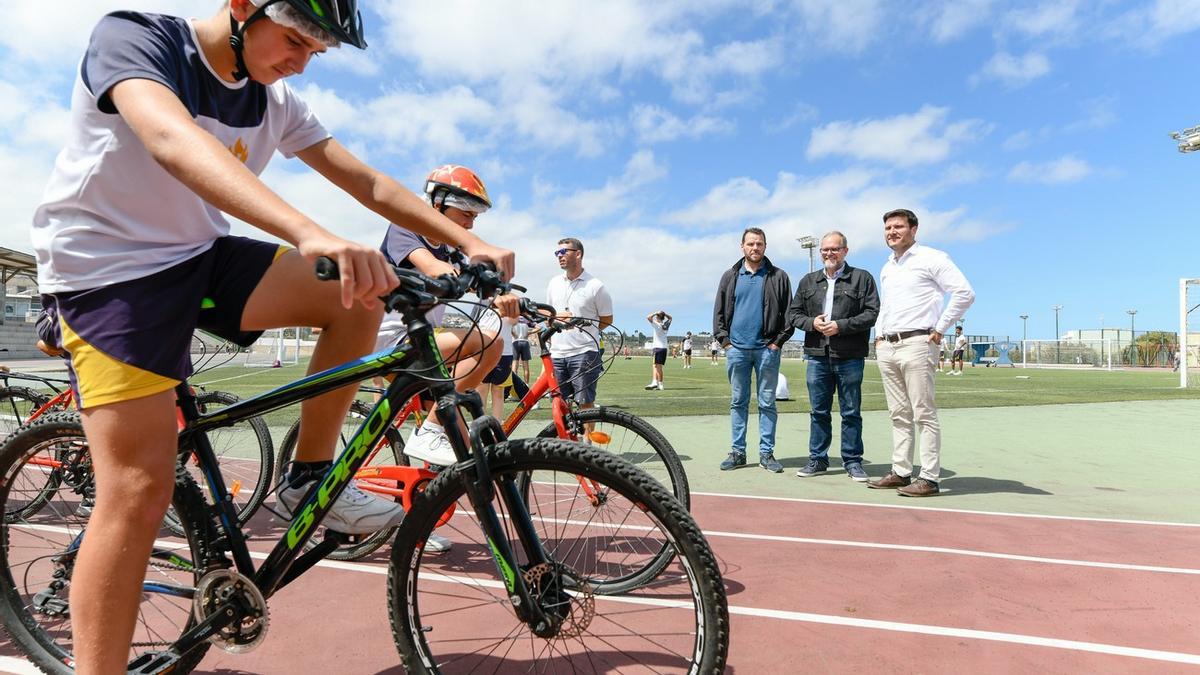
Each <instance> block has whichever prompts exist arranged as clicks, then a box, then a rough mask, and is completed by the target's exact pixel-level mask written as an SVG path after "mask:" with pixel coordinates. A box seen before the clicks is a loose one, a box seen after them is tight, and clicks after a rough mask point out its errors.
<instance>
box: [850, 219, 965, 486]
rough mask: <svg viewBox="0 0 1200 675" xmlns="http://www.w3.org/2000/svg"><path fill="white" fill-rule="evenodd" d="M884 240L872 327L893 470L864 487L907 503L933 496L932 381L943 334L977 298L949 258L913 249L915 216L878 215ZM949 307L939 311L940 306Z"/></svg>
mask: <svg viewBox="0 0 1200 675" xmlns="http://www.w3.org/2000/svg"><path fill="white" fill-rule="evenodd" d="M883 237H884V241H885V243H887V245H888V248H890V249H892V255H890V256H888V259H887V262H886V263H884V265H883V271H882V272H880V274H879V279H880V290H881V291H882V295H883V298H882V306H881V308H880V310H879V320H878V322H876V324H875V331H876V333H875V354H876V357H877V358H878V359H879V372H880V374H882V375H883V392H884V395H885V396H886V397H887V403H888V412H889V413H891V417H892V470H891V471H889V472H888V474H887V475H886V476H884V477H883V478H880V479H878V480H874V481H871V482H869V483H867V485H868V486H869V487H872V488H879V489H884V488H895V489H896V491H897V492H899V493H900V494H901V495H903V496H905V497H929V496H932V495H936V494H937V493H938V491H939V488H938V476H939V474H940V471H941V465H940V459H939V457H940V454H941V445H942V429H941V424H940V423H939V422H938V414H937V404H936V403H935V402H934V386H933V382H934V378H933V374H934V372H935V370H936V369H937V360H938V351H939V350H940V349H941V344H942V335H943V334H944V333H945V332H946V331H947V330H949V329H950V327H951V326H953V325H954V324H955V323H957V322H958V321H959V320H960V319H962V317H963V314H965V313H966V311H967V308H968V307H970V306H971V303H972V302H974V301H975V291H973V290H972V289H971V284H970V283H969V282H968V281H967V278H966V277H964V276H963V273H962V272H960V271H959V269H958V267H956V266H955V265H954V262H953V261H952V260H950V256H949V255H946V254H945V253H944V252H942V251H939V250H937V249H933V248H929V247H928V246H920V245H918V244H917V215H916V214H915V213H913V212H912V211H909V210H908V209H896V210H894V211H888V212H887V213H885V214H884V215H883ZM947 293H948V294H949V295H950V302H949V303H948V304H946V305H945V308H944V309H943V299H944V298H945V296H946V294H947ZM917 427H920V429H921V473H920V476H918V477H917V480H915V481H914V480H913V475H912V472H913V450H914V443H915V441H916V438H915V431H916V428H917Z"/></svg>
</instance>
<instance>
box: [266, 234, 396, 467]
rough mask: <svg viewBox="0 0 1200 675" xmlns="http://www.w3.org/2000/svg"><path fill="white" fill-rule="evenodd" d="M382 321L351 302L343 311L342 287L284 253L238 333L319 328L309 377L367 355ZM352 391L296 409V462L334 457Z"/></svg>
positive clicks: (380, 310) (379, 314)
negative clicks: (323, 278) (322, 279)
mask: <svg viewBox="0 0 1200 675" xmlns="http://www.w3.org/2000/svg"><path fill="white" fill-rule="evenodd" d="M382 318H383V307H382V306H379V307H376V308H375V309H367V308H366V307H363V306H362V304H360V303H355V305H354V307H353V308H351V309H345V308H344V307H342V303H341V287H340V286H339V285H338V284H336V283H331V282H325V281H320V280H318V279H317V278H316V276H315V275H314V274H313V265H312V263H311V262H309V261H308V260H306V259H305V258H304V257H303V256H301V255H300V254H299V253H297V252H296V251H289V252H287V253H285V254H283V255H282V256H280V257H279V259H278V260H276V261H275V263H274V264H273V265H271V267H270V269H268V270H267V273H266V275H264V276H263V278H262V281H260V282H259V284H258V287H257V288H255V289H254V293H252V294H251V295H250V299H249V301H248V302H247V303H246V309H245V311H244V312H243V313H242V328H243V330H264V329H267V328H280V327H285V326H311V327H313V328H320V329H321V336H320V337H319V338H318V339H317V347H316V349H315V350H314V351H313V355H312V361H310V362H309V365H308V372H309V374H312V373H316V372H319V371H322V370H325V369H326V368H332V367H333V366H337V365H340V364H342V363H345V362H346V361H350V360H352V359H356V358H358V357H360V356H363V355H364V354H368V353H370V351H371V348H372V347H374V346H375V335H376V333H378V332H379V323H380V321H381V320H382ZM357 391H358V386H357V385H352V386H348V387H343V388H342V389H338V390H336V391H332V392H330V393H328V394H325V395H323V396H319V397H317V398H311V399H308V400H307V401H304V402H303V403H301V404H300V420H301V421H300V436H299V439H298V442H297V447H296V455H295V459H296V460H297V461H301V462H319V461H322V460H328V459H332V458H333V455H334V451H335V449H336V448H337V445H338V433H339V432H340V430H341V426H342V421H343V420H344V419H345V418H346V411H348V410H349V409H350V402H351V401H353V400H354V395H355V393H356V392H357Z"/></svg>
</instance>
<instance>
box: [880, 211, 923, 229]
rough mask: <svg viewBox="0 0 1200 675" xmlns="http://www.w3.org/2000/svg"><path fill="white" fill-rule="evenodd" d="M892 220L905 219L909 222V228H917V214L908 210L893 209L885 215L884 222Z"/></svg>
mask: <svg viewBox="0 0 1200 675" xmlns="http://www.w3.org/2000/svg"><path fill="white" fill-rule="evenodd" d="M892 218H903V219H905V220H907V221H908V226H909V227H916V226H917V214H915V213H913V212H912V211H909V210H908V209H892V210H891V211H888V212H887V213H885V214H883V222H885V223H886V222H887V221H889V220H891V219H892Z"/></svg>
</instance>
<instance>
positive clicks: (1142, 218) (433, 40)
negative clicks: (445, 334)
mask: <svg viewBox="0 0 1200 675" xmlns="http://www.w3.org/2000/svg"><path fill="white" fill-rule="evenodd" d="M219 4H220V3H219V2H215V1H214V2H204V1H199V2H197V1H194V0H192V1H187V2H185V1H183V0H124V1H122V0H71V1H66V2H59V3H55V10H54V20H53V21H48V20H47V17H46V16H45V10H44V9H42V8H40V5H39V4H38V3H20V4H16V5H14V7H12V8H8V9H6V15H7V17H8V25H7V27H6V30H5V31H4V34H3V35H0V73H2V74H0V95H2V96H0V98H2V99H3V100H4V101H5V102H6V104H5V106H3V108H2V109H0V178H2V179H3V184H4V185H5V186H6V190H5V191H3V193H2V194H0V216H2V217H0V245H2V246H7V247H10V248H16V249H20V250H26V251H28V250H30V248H29V241H28V233H27V228H28V223H29V220H30V217H31V214H32V212H33V209H34V208H35V207H36V205H37V202H38V196H39V195H40V194H41V190H42V188H43V186H44V184H45V180H46V176H47V175H48V173H49V170H50V167H51V165H52V163H53V159H54V156H55V154H56V153H57V151H58V146H59V142H58V139H60V138H62V136H63V134H64V129H65V128H66V125H67V106H68V105H69V93H70V87H71V81H72V78H73V77H74V73H75V68H76V64H77V61H78V58H79V56H80V55H81V54H82V50H83V49H84V46H85V44H86V40H87V36H88V34H89V32H90V28H91V26H92V25H93V24H94V23H95V21H96V20H97V19H98V18H99V16H100V15H102V14H103V13H104V12H106V11H111V10H113V9H118V8H135V9H144V10H151V11H162V12H165V13H172V14H181V15H185V16H187V15H196V14H197V13H199V14H207V13H208V11H209V10H210V9H211V10H214V11H215V9H216V8H217V7H218V6H219ZM362 5H363V7H364V16H365V19H366V21H367V40H368V42H369V43H370V48H369V49H368V50H367V51H366V52H359V51H357V50H354V49H343V50H340V51H339V52H337V53H331V54H329V55H326V56H322V57H320V59H318V60H317V61H315V62H314V63H313V64H312V65H311V66H310V68H309V70H308V72H307V73H305V74H304V75H303V76H300V77H297V78H293V79H292V80H291V81H290V83H291V85H292V86H293V87H295V88H296V89H297V90H299V91H301V92H303V94H304V95H305V97H306V99H307V100H308V101H309V103H310V104H311V105H312V106H313V108H314V109H315V110H316V111H317V112H318V114H319V115H320V117H321V118H322V120H323V121H324V122H325V123H326V125H327V126H328V127H329V128H330V129H331V131H333V133H334V134H335V136H336V137H338V138H339V139H340V140H342V141H343V142H344V143H346V144H347V145H348V146H350V147H351V148H353V149H354V150H356V151H357V152H360V153H361V154H362V155H363V156H364V158H366V159H367V160H368V161H369V162H370V163H372V164H374V165H375V166H377V167H379V168H380V169H382V170H384V171H386V172H388V173H389V174H391V175H393V176H394V177H396V178H397V179H398V180H400V181H401V182H403V183H404V184H406V185H408V186H409V187H411V188H414V189H419V188H420V186H421V184H422V180H423V178H424V175H425V174H426V173H427V172H428V170H429V169H430V168H432V167H433V166H436V165H439V164H443V163H458V164H465V165H468V166H471V167H473V168H475V169H476V170H477V171H478V172H479V173H480V174H481V176H482V177H483V178H484V180H485V181H486V182H487V184H488V187H489V190H490V192H491V194H492V196H493V198H494V201H495V202H496V204H497V207H496V208H495V209H493V210H492V211H491V212H489V213H488V214H486V215H484V216H483V217H481V218H480V219H479V221H477V223H476V228H477V231H478V232H479V233H480V234H481V235H482V236H484V237H485V238H487V239H489V240H492V241H494V242H496V243H499V244H502V245H506V246H508V247H510V248H513V249H514V250H516V251H517V253H518V259H517V265H518V277H517V281H519V282H523V283H525V284H526V285H528V286H529V287H530V288H531V289H533V290H532V294H533V295H534V296H540V295H542V294H543V293H544V288H545V283H546V281H547V279H548V278H549V276H550V275H551V274H554V273H555V272H556V270H557V266H556V265H555V263H554V260H553V258H552V255H551V251H552V250H553V248H554V243H555V241H557V239H558V238H559V237H561V236H567V235H570V236H576V237H579V238H580V239H582V240H583V241H584V243H585V245H586V247H587V255H586V257H585V266H586V267H587V268H588V269H589V270H590V271H592V272H593V273H594V274H596V275H597V276H599V277H600V278H601V279H603V280H604V281H605V282H606V284H607V285H608V286H609V288H610V290H611V292H612V293H613V296H614V300H615V303H616V317H617V323H618V325H619V326H621V327H622V328H624V329H626V330H629V331H633V330H638V329H641V330H645V329H646V323H645V319H644V317H645V315H646V314H647V313H649V312H651V311H653V310H657V309H660V308H662V309H666V310H667V311H668V312H670V313H672V314H673V315H674V316H675V317H676V320H675V323H674V325H673V326H672V329H673V332H674V331H675V330H678V331H683V330H692V331H696V332H699V331H706V330H709V329H710V326H711V306H712V304H711V303H712V297H713V292H714V290H715V286H716V282H717V279H718V278H719V276H720V274H721V272H722V271H723V270H724V269H725V268H727V267H729V266H731V265H732V264H733V263H734V262H735V261H736V259H737V258H738V256H739V255H740V254H739V251H738V240H739V235H740V233H741V231H742V229H743V228H744V227H746V226H748V225H754V226H758V227H762V228H763V229H765V230H766V232H767V237H768V250H767V255H768V256H769V257H770V258H771V259H772V260H773V261H774V262H775V263H776V264H778V265H781V266H783V267H784V268H785V269H787V270H788V271H789V273H790V274H791V275H792V277H793V282H794V283H795V281H797V280H798V278H799V276H800V275H801V274H802V273H803V272H806V271H807V269H808V258H807V255H806V253H805V252H804V251H803V250H802V249H801V248H800V247H799V245H798V244H797V243H796V242H795V238H796V237H797V236H801V235H805V234H815V235H820V234H823V233H824V232H826V231H828V230H831V229H839V230H842V231H844V232H846V233H847V234H848V235H849V238H850V245H851V252H850V256H849V261H850V263H851V264H853V265H857V266H860V267H864V268H867V269H869V270H871V271H872V272H875V273H877V272H878V270H879V268H880V266H881V265H882V263H883V261H884V258H885V256H886V254H887V249H886V248H885V247H884V246H883V240H882V223H881V222H880V216H881V215H882V213H883V212H884V211H886V210H888V209H891V208H895V207H907V208H911V209H913V210H914V211H916V212H917V213H918V215H919V216H920V217H921V221H922V225H921V228H920V230H919V232H918V240H919V241H921V242H923V243H927V244H930V245H932V246H935V247H938V248H941V249H944V250H946V251H948V252H949V253H950V254H951V255H952V257H953V258H954V259H955V260H956V262H957V263H958V264H959V266H960V267H961V268H962V270H963V271H964V273H965V274H966V276H967V278H968V279H969V280H970V281H971V282H972V283H973V285H974V286H975V290H976V293H977V299H976V302H975V305H974V307H972V308H971V310H970V312H969V313H968V315H967V319H966V326H967V332H968V333H973V334H1001V335H1010V336H1012V337H1015V338H1019V337H1020V335H1021V321H1020V319H1019V318H1018V316H1019V315H1020V314H1029V316H1030V318H1029V324H1028V331H1029V337H1030V338H1051V337H1052V336H1053V333H1054V312H1053V310H1052V309H1051V307H1052V306H1053V305H1055V304H1062V305H1063V306H1064V309H1063V311H1062V315H1061V329H1062V331H1063V332H1066V331H1067V330H1071V329H1076V328H1097V327H1100V326H1101V324H1103V326H1106V327H1125V328H1127V327H1128V326H1129V316H1128V315H1127V314H1126V313H1125V310H1127V309H1137V310H1138V314H1137V327H1138V329H1139V330H1142V329H1147V328H1152V329H1169V330H1174V329H1175V328H1176V327H1177V324H1178V319H1177V314H1178V305H1177V302H1178V300H1177V293H1178V291H1177V288H1178V279H1179V278H1180V277H1183V276H1191V277H1200V234H1198V232H1200V228H1197V227H1196V224H1195V223H1196V221H1197V220H1198V219H1200V218H1198V216H1197V215H1196V214H1195V213H1193V210H1192V209H1191V208H1190V207H1191V206H1192V202H1193V198H1192V195H1193V194H1194V193H1195V189H1194V185H1195V183H1196V179H1197V177H1200V154H1197V155H1194V156H1188V155H1182V154H1180V153H1178V152H1176V151H1175V149H1174V142H1173V141H1171V139H1170V138H1169V137H1168V135H1167V134H1168V132H1170V131H1173V130H1177V129H1181V128H1184V127H1188V126H1192V125H1195V124H1200V89H1198V88H1197V87H1195V86H1194V77H1195V76H1194V65H1193V64H1194V63H1195V59H1196V53H1197V47H1198V46H1200V40H1198V35H1200V32H1198V29H1200V0H1157V1H1153V2H1142V3H1124V2H1108V1H1102V2H1090V3H1089V2H1069V1H1062V0H1060V1H1058V2H1045V3H1041V2H1029V3H1008V2H992V1H989V0H959V1H957V2H883V1H875V0H793V1H791V2H785V1H782V0H780V1H770V0H747V1H744V2H734V1H731V0H692V1H691V2H632V1H629V0H608V1H606V2H603V3H595V2H576V1H574V0H558V1H556V2H552V3H545V2H531V1H524V0H522V1H516V0H512V1H502V0H496V1H494V2H461V1H454V0H443V1H441V2H436V3H430V2H416V1H412V2H410V1H407V0H391V1H382V0H375V1H372V0H362ZM198 8H199V9H198ZM264 179H265V180H266V182H267V183H268V185H271V186H272V187H273V188H275V189H276V190H277V191H279V192H280V193H281V194H282V195H283V196H284V197H285V198H286V199H288V200H289V201H292V202H293V203H295V204H296V205H297V206H299V207H300V208H301V209H302V210H304V211H305V212H306V213H308V214H309V215H311V216H313V217H314V218H316V219H317V220H318V222H321V223H322V224H324V225H325V226H327V227H329V228H330V229H332V230H334V231H336V232H338V233H341V234H343V235H344V236H347V237H350V238H353V239H357V240H360V241H363V242H368V243H376V242H378V241H379V240H381V239H382V234H383V227H384V224H383V223H382V222H381V221H380V219H379V218H378V217H376V216H375V215H374V214H371V213H370V212H367V211H366V210H365V209H363V208H361V207H360V206H358V205H357V204H355V203H353V202H352V201H350V200H349V199H348V198H345V197H344V196H341V195H339V194H338V193H337V191H336V189H334V188H332V187H330V186H327V185H324V184H323V182H322V180H321V179H320V178H319V177H316V176H315V175H313V174H311V173H309V172H307V171H306V170H305V168H304V167H303V165H301V164H299V163H298V162H296V161H287V160H284V159H283V158H282V157H279V158H277V160H276V161H275V162H274V163H273V164H272V166H271V167H270V168H269V169H268V170H267V172H266V173H265V174H264ZM148 197H150V196H148ZM235 231H238V232H246V231H248V228H247V227H246V226H245V225H242V224H238V225H236V226H235Z"/></svg>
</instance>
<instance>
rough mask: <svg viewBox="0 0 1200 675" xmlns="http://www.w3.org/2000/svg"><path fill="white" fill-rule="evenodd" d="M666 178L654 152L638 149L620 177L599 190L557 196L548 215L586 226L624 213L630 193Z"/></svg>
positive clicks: (614, 178) (611, 180) (665, 171)
mask: <svg viewBox="0 0 1200 675" xmlns="http://www.w3.org/2000/svg"><path fill="white" fill-rule="evenodd" d="M666 175H667V170H666V168H665V167H663V166H662V165H661V164H659V163H658V160H656V159H655V157H654V153H653V152H650V151H649V150H639V151H638V152H636V153H634V155H633V157H631V158H630V159H629V161H628V162H627V163H626V164H625V170H624V172H623V173H622V175H620V176H617V177H613V178H610V179H609V180H608V181H607V182H605V184H604V187H602V188H598V189H590V190H580V191H578V192H576V193H574V194H571V195H567V196H564V197H560V198H559V199H557V200H555V202H554V204H553V206H552V207H551V208H550V209H549V210H548V211H547V214H552V215H553V216H554V217H555V218H560V219H563V220H565V221H567V222H571V223H588V222H590V221H593V220H596V219H597V218H601V217H603V216H608V215H611V214H614V213H618V212H620V211H624V210H626V209H627V208H628V198H629V196H630V195H631V194H633V193H634V192H636V191H637V189H638V188H640V187H642V186H644V185H648V184H650V183H653V182H654V181H657V180H659V179H661V178H663V177H664V176H666Z"/></svg>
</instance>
